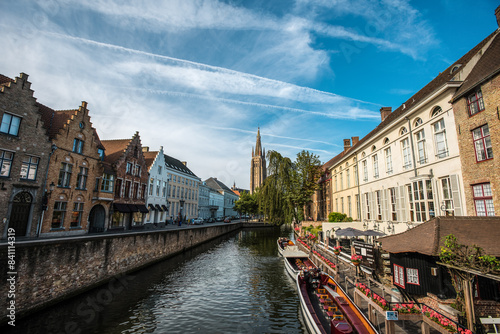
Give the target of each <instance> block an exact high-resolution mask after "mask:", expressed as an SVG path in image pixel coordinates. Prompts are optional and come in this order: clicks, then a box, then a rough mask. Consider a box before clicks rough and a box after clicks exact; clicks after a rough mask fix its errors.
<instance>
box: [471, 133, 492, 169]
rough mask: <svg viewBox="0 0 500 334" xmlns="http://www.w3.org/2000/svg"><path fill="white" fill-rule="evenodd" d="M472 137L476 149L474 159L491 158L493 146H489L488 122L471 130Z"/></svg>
mask: <svg viewBox="0 0 500 334" xmlns="http://www.w3.org/2000/svg"><path fill="white" fill-rule="evenodd" d="M472 137H473V139H474V149H475V150H476V160H477V161H483V160H488V159H492V158H493V148H492V147H491V138H490V130H489V128H488V124H486V125H483V126H481V127H479V128H477V129H474V130H472Z"/></svg>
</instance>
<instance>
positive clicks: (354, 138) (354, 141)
mask: <svg viewBox="0 0 500 334" xmlns="http://www.w3.org/2000/svg"><path fill="white" fill-rule="evenodd" d="M351 139H352V146H354V145H356V144H357V143H358V142H359V137H351Z"/></svg>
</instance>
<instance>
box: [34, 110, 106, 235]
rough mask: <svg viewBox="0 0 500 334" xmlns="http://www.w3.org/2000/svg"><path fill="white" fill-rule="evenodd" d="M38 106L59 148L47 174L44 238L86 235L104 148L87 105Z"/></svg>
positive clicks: (53, 142)
mask: <svg viewBox="0 0 500 334" xmlns="http://www.w3.org/2000/svg"><path fill="white" fill-rule="evenodd" d="M38 107H39V109H40V112H41V114H42V119H43V123H44V127H45V128H46V130H47V133H48V135H49V137H50V140H51V141H52V144H53V147H55V148H56V149H55V150H54V153H53V154H52V159H51V160H50V164H49V170H48V174H47V185H48V187H49V193H48V196H47V211H46V212H45V214H44V216H43V221H42V228H41V235H42V236H57V235H73V234H84V233H87V231H88V227H89V226H88V221H89V213H90V211H91V208H92V207H93V205H94V204H93V199H94V190H95V189H96V187H97V186H98V184H97V182H98V178H99V177H101V175H102V174H103V166H102V164H101V159H100V155H99V152H98V150H99V149H101V150H102V149H103V147H102V145H101V143H100V141H99V139H98V137H97V135H96V132H95V129H94V128H93V127H92V123H91V122H90V116H89V111H88V109H87V103H86V102H82V104H81V106H80V107H79V108H78V109H75V110H53V109H51V108H49V107H46V106H44V105H41V104H38Z"/></svg>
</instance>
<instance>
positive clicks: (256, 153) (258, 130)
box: [255, 127, 262, 155]
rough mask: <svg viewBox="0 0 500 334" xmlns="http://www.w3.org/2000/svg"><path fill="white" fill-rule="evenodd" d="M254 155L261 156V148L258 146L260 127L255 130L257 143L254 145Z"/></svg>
mask: <svg viewBox="0 0 500 334" xmlns="http://www.w3.org/2000/svg"><path fill="white" fill-rule="evenodd" d="M255 155H262V147H261V144H260V127H259V128H257V142H256V143H255Z"/></svg>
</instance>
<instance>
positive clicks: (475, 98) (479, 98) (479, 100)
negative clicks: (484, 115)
mask: <svg viewBox="0 0 500 334" xmlns="http://www.w3.org/2000/svg"><path fill="white" fill-rule="evenodd" d="M467 105H468V106H469V115H470V116H472V115H475V114H477V113H478V112H480V111H483V110H484V102H483V93H482V92H481V90H478V91H476V92H474V93H473V94H471V95H469V97H468V98H467Z"/></svg>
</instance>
